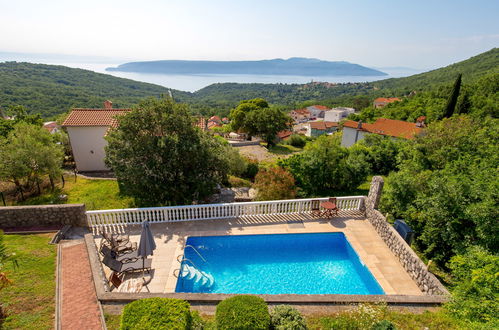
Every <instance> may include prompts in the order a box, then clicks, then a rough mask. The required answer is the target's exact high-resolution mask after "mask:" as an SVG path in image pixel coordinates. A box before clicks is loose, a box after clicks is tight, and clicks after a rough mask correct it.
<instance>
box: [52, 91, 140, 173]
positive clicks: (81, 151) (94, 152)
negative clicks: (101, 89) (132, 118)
mask: <svg viewBox="0 0 499 330" xmlns="http://www.w3.org/2000/svg"><path fill="white" fill-rule="evenodd" d="M128 111H130V109H113V106H112V102H111V101H106V102H104V108H103V109H73V110H72V111H71V113H70V114H69V116H68V117H67V118H66V120H65V121H64V123H63V124H62V126H63V127H66V129H67V131H68V135H69V141H70V143H71V149H72V150H73V157H74V159H75V162H76V169H77V170H78V171H80V172H99V171H109V169H108V168H107V167H106V165H105V164H104V157H105V156H106V154H105V151H104V147H105V146H106V145H107V141H106V140H105V139H104V136H106V133H107V131H108V130H109V128H111V127H116V125H117V120H116V119H115V118H116V116H121V115H124V114H125V113H127V112H128Z"/></svg>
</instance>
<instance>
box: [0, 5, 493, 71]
mask: <svg viewBox="0 0 499 330" xmlns="http://www.w3.org/2000/svg"><path fill="white" fill-rule="evenodd" d="M498 14H499V1H497V0H476V1H471V0H470V1H460V0H458V1H450V0H440V1H437V0H433V1H426V0H420V1H388V0H377V1H375V0H372V1H367V0H363V1H362V0H358V1H355V0H351V1H347V0H343V1H333V0H330V1H311V0H310V1H297V0H290V1H280V0H275V1H272V0H267V1H260V0H251V1H223V0H221V1H219V0H210V1H189V0H184V1H176V0H168V1H167V0H163V1H160V0H141V1H136V0H134V1H128V0H121V1H115V0H100V1H98V0H85V1H79V0H66V1H50V0H47V1H39V0H31V1H30V0H15V1H14V0H7V1H6V0H0V52H21V53H49V54H67V55H81V56H102V57H109V58H118V59H123V60H156V59H212V60H238V59H245V60H248V59H250V60H251V59H268V58H288V57H296V56H301V57H315V58H320V59H324V60H344V61H349V62H353V63H359V64H362V65H367V66H374V67H386V66H407V67H412V68H418V69H429V68H435V67H439V66H442V65H447V64H450V63H453V62H456V61H460V60H463V59H466V58H468V57H470V56H473V55H476V54H478V53H481V52H483V51H486V50H489V49H491V48H493V47H497V46H498V45H499V19H497V16H498Z"/></svg>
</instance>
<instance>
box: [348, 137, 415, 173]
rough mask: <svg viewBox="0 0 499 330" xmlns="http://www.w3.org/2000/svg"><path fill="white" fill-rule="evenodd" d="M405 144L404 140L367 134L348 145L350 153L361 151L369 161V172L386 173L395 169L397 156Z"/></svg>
mask: <svg viewBox="0 0 499 330" xmlns="http://www.w3.org/2000/svg"><path fill="white" fill-rule="evenodd" d="M405 144H407V141H406V140H402V139H393V138H391V137H388V136H383V135H378V134H368V135H366V136H365V137H364V139H362V140H361V141H359V142H358V143H356V144H355V145H353V146H352V147H350V153H356V152H360V153H363V154H364V155H365V157H366V161H367V162H368V163H369V166H370V169H371V174H374V175H387V174H388V173H390V172H391V171H394V170H396V169H397V156H398V154H399V151H400V150H401V148H402V147H403V146H404V145H405Z"/></svg>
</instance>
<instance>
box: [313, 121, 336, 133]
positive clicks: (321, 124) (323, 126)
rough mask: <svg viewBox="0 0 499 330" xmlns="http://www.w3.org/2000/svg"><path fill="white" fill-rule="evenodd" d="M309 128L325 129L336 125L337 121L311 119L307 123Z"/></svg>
mask: <svg viewBox="0 0 499 330" xmlns="http://www.w3.org/2000/svg"><path fill="white" fill-rule="evenodd" d="M309 124H310V128H311V129H312V128H313V129H318V130H321V131H323V130H326V129H328V128H331V127H338V123H335V122H332V121H312V122H310V123H309Z"/></svg>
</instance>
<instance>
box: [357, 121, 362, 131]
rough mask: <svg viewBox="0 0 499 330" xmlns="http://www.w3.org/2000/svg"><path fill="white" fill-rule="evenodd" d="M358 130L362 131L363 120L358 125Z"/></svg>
mask: <svg viewBox="0 0 499 330" xmlns="http://www.w3.org/2000/svg"><path fill="white" fill-rule="evenodd" d="M357 129H362V120H359V122H358V123H357Z"/></svg>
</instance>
